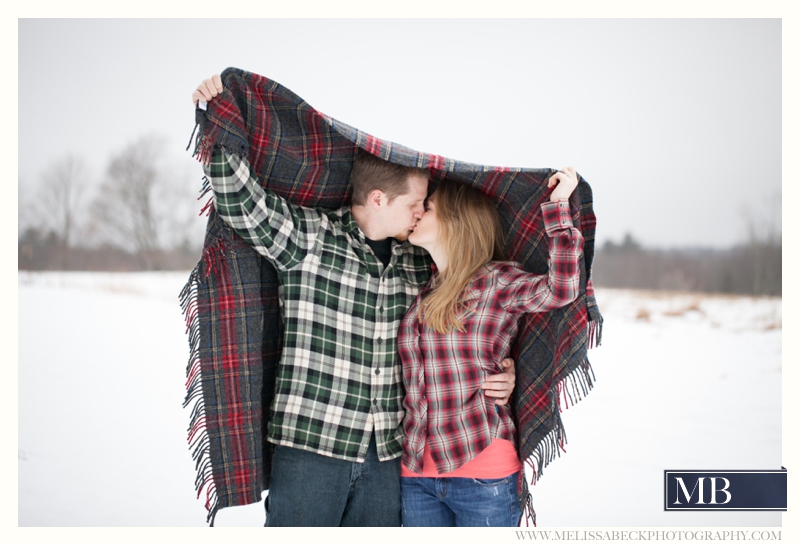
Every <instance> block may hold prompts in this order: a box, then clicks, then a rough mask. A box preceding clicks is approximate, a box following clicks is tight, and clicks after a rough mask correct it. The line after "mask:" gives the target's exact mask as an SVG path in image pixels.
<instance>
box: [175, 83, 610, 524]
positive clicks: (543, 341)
mask: <svg viewBox="0 0 800 545" xmlns="http://www.w3.org/2000/svg"><path fill="white" fill-rule="evenodd" d="M222 81H223V85H224V88H225V89H224V91H223V92H222V94H221V95H220V96H218V97H217V98H215V99H214V100H213V101H212V102H211V103H210V104H209V109H208V111H207V112H203V111H200V110H198V111H197V113H196V116H197V119H196V121H197V125H196V127H195V130H197V129H198V127H199V131H198V132H197V137H196V139H195V147H194V156H195V157H197V158H198V159H199V160H200V161H204V162H207V161H208V159H209V157H210V153H211V151H212V149H213V147H214V145H219V146H221V147H223V148H224V149H226V150H228V151H229V152H231V153H236V154H239V155H241V156H243V157H247V158H248V159H249V162H250V165H251V168H252V171H253V173H255V174H257V175H258V179H259V180H260V181H261V182H262V184H263V185H264V187H268V188H269V189H271V190H272V191H274V192H276V193H277V194H279V195H281V196H282V197H285V198H286V199H288V200H290V201H291V202H294V203H295V204H299V205H302V206H309V207H320V208H331V209H336V208H339V207H341V206H343V205H346V204H347V203H349V199H350V193H351V188H350V186H349V183H348V181H349V175H350V169H351V167H352V164H353V161H354V159H355V157H356V155H357V154H358V151H359V149H363V150H366V151H368V152H370V153H372V154H374V155H377V156H379V157H381V158H383V159H386V160H388V161H392V162H395V163H398V164H401V165H406V166H415V167H423V168H428V169H430V171H431V181H432V183H433V184H437V183H438V182H439V181H441V180H443V179H445V178H452V179H454V180H457V181H459V182H462V183H465V184H468V185H470V186H473V187H476V188H478V189H480V190H481V191H483V192H484V193H486V194H487V195H489V196H490V197H491V198H493V199H494V200H495V202H496V203H497V204H498V207H499V209H500V213H501V216H502V218H503V221H504V226H505V227H506V230H507V232H508V233H510V240H509V247H508V254H509V257H510V258H511V259H513V260H515V261H519V262H521V263H522V264H523V265H524V266H525V268H526V269H527V270H529V271H531V272H535V273H539V274H544V273H545V272H546V271H547V256H548V248H547V237H546V234H545V232H544V226H543V223H542V217H541V212H540V207H539V205H540V204H541V203H542V202H543V201H544V200H545V199H546V198H547V196H548V195H549V191H548V190H547V179H548V178H549V177H550V176H551V175H552V174H553V173H554V172H555V170H553V169H547V168H543V169H535V168H506V167H493V166H486V165H477V164H472V163H466V162H462V161H456V160H453V159H449V158H446V157H442V156H438V155H433V154H429V153H421V152H417V151H414V150H412V149H409V148H406V147H403V146H401V145H399V144H395V143H393V142H389V141H386V140H381V139H379V138H376V137H374V136H371V135H369V134H366V133H364V132H362V131H359V130H357V129H355V128H353V127H350V126H348V125H346V124H344V123H342V122H340V121H337V120H335V119H333V118H331V117H328V116H326V115H324V114H322V113H320V112H318V111H317V110H315V109H314V108H312V107H311V106H309V105H308V104H307V103H306V102H305V101H304V100H303V99H301V98H300V97H299V96H297V95H296V94H294V93H293V92H292V91H290V90H289V89H287V88H285V87H283V86H282V85H280V84H279V83H277V82H275V81H272V80H270V79H267V78H265V77H262V76H259V75H257V74H252V73H249V72H246V71H243V70H240V69H235V68H228V69H226V70H225V71H223V72H222ZM193 137H194V132H193V134H192V137H190V146H191V140H192V138H193ZM187 149H188V148H187ZM210 189H211V188H210V187H209V184H208V180H205V183H204V186H203V188H202V190H201V196H200V198H203V196H205V195H207V193H208V192H209V191H210ZM570 204H571V209H572V210H573V222H574V225H575V226H577V227H578V228H579V229H580V230H581V232H582V234H583V236H584V239H585V245H584V252H583V256H582V259H581V283H580V285H581V293H580V296H579V297H578V299H577V300H576V301H574V302H573V303H571V304H570V305H568V306H566V307H564V308H561V309H558V310H555V311H552V312H548V313H537V314H529V315H525V317H524V318H523V319H521V320H520V325H519V334H518V337H517V340H516V342H515V345H514V349H513V351H512V355H513V357H514V358H515V360H516V370H517V376H516V388H515V391H514V395H513V399H512V403H513V409H514V414H515V420H516V424H517V431H518V444H517V447H518V451H519V455H520V459H521V460H524V461H525V462H526V463H527V464H528V465H529V466H530V467H531V468H532V469H533V475H534V477H533V481H534V482H535V480H536V479H537V478H538V477H539V476H540V475H541V474H542V470H543V469H544V468H545V467H546V466H547V465H548V464H549V463H550V462H551V461H552V460H553V459H555V457H556V456H560V451H561V450H563V449H564V444H565V442H566V435H565V433H564V427H563V424H562V422H561V417H560V411H561V409H562V407H563V406H569V405H570V404H573V403H575V402H576V401H578V400H579V399H581V398H582V397H583V396H585V395H586V394H587V393H588V391H589V389H591V388H592V385H593V381H594V375H593V372H592V369H591V366H590V365H589V361H588V359H587V355H586V352H587V349H588V348H589V347H590V346H591V345H594V344H599V343H600V334H601V324H602V317H601V315H600V312H599V310H598V307H597V303H596V301H595V298H594V292H593V289H592V282H591V278H590V273H591V266H592V258H593V256H594V233H595V216H594V212H593V209H592V192H591V189H590V187H589V184H588V183H586V181H585V180H583V178H580V183H579V185H578V189H577V190H576V191H575V192H574V193H573V195H572V198H571V202H570ZM203 211H204V212H206V213H207V214H208V217H209V219H208V227H207V229H206V235H205V241H204V246H203V253H202V257H201V259H200V261H199V262H198V264H197V266H196V267H195V269H194V270H193V271H192V272H191V274H190V276H189V280H188V282H187V284H186V286H185V287H184V289H183V291H182V292H181V294H180V300H181V306H182V308H183V312H184V316H185V318H186V326H187V332H188V334H189V346H190V357H189V364H188V366H187V381H186V388H187V394H186V399H185V401H184V406H185V407H186V406H190V405H191V406H192V409H191V414H190V425H189V444H190V449H191V451H192V456H193V459H194V460H195V462H196V469H197V479H196V482H195V487H196V490H197V494H198V497H199V496H200V495H201V494H202V492H203V490H205V499H206V503H205V505H206V509H207V510H208V518H207V520H208V521H210V522H211V524H213V520H214V515H215V514H216V513H217V511H218V510H219V509H221V508H224V507H229V506H235V505H245V504H249V503H254V502H257V501H260V500H261V494H262V492H263V491H264V490H266V489H267V488H268V484H269V471H270V467H271V445H270V443H268V442H266V441H265V439H264V438H265V437H266V432H267V429H266V426H267V422H266V420H267V418H266V416H267V415H268V414H269V407H270V403H271V400H272V395H273V385H274V376H275V372H276V366H277V362H278V361H279V359H280V350H281V333H282V329H281V318H280V307H279V304H278V279H277V274H276V272H275V270H274V268H273V267H272V266H271V265H270V264H269V263H268V262H267V261H265V260H264V259H262V258H261V256H259V255H258V254H257V253H256V252H255V251H254V250H253V249H252V248H251V247H250V246H248V245H247V244H246V243H245V242H244V241H243V240H242V239H241V238H239V237H238V235H236V234H235V233H233V231H232V230H231V229H230V228H229V227H228V226H227V225H225V224H224V223H223V222H222V221H221V220H220V219H219V217H218V216H217V215H216V213H215V212H214V210H213V205H212V204H211V199H209V201H208V202H207V203H206V205H205V207H204V208H203ZM201 213H202V212H201Z"/></svg>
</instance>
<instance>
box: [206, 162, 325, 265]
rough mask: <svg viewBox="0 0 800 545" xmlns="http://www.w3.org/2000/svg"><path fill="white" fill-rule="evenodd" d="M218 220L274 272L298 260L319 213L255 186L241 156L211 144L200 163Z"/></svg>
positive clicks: (311, 241) (315, 232)
mask: <svg viewBox="0 0 800 545" xmlns="http://www.w3.org/2000/svg"><path fill="white" fill-rule="evenodd" d="M203 170H204V171H205V173H206V176H207V177H208V179H209V181H210V182H211V188H212V189H213V190H214V209H215V210H216V211H217V213H218V214H219V216H220V217H221V218H222V220H223V221H224V222H225V223H227V224H228V226H230V227H231V228H232V229H233V230H234V231H236V233H237V234H238V235H239V236H240V237H242V238H243V239H244V240H245V241H247V242H248V243H249V244H250V245H251V246H252V247H253V248H254V249H255V250H256V251H257V252H258V253H260V254H261V255H263V256H264V257H266V258H267V259H268V260H269V261H270V262H271V263H272V264H273V265H274V266H275V268H277V269H279V270H285V269H289V268H291V267H293V266H294V265H296V264H297V263H299V262H300V261H302V260H303V259H304V258H305V256H306V254H307V253H308V251H309V250H310V249H311V248H312V247H313V246H314V244H315V242H316V239H317V236H318V234H319V229H320V225H321V221H322V216H321V215H320V213H319V212H318V211H316V210H314V209H310V208H304V207H302V206H297V205H293V204H291V203H289V202H288V201H287V200H286V199H283V198H281V197H279V196H278V195H276V194H275V193H274V192H272V191H269V190H267V189H264V188H262V187H261V185H260V184H259V183H258V180H257V179H256V178H254V177H252V176H251V174H250V164H249V163H248V161H247V159H244V158H241V157H239V156H238V155H234V154H229V153H227V152H225V151H224V150H222V149H220V148H218V147H217V148H215V149H214V151H213V153H212V154H211V160H210V161H209V163H208V164H207V165H204V166H203Z"/></svg>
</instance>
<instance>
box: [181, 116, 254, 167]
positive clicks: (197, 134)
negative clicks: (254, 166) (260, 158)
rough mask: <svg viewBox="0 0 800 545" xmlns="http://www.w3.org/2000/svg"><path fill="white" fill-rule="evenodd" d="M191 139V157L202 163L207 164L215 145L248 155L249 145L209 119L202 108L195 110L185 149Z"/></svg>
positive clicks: (237, 153)
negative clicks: (192, 125)
mask: <svg viewBox="0 0 800 545" xmlns="http://www.w3.org/2000/svg"><path fill="white" fill-rule="evenodd" d="M192 139H194V150H193V151H192V157H194V158H195V159H197V161H198V162H200V163H203V164H208V162H209V161H210V160H211V153H212V152H213V151H214V146H215V145H219V146H221V147H223V148H224V149H226V150H227V151H228V152H229V153H232V154H236V155H239V156H240V157H247V156H248V149H249V147H248V145H247V142H246V141H245V140H244V139H242V138H240V137H238V136H236V135H234V134H232V133H230V132H228V131H226V130H224V129H223V128H222V127H221V126H219V125H218V124H216V123H214V122H213V121H210V120H209V119H208V118H207V117H206V114H205V112H204V111H203V110H195V125H194V129H193V130H192V134H191V136H189V144H188V145H187V146H186V151H189V148H190V147H192Z"/></svg>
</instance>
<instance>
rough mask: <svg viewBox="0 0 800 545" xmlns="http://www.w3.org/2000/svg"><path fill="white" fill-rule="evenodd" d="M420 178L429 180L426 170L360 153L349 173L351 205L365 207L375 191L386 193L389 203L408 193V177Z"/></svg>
mask: <svg viewBox="0 0 800 545" xmlns="http://www.w3.org/2000/svg"><path fill="white" fill-rule="evenodd" d="M414 175H416V176H421V177H423V178H425V179H426V180H429V179H430V172H429V171H428V169H427V168H416V167H405V166H402V165H397V164H394V163H390V162H389V161H385V160H383V159H381V158H379V157H376V156H374V155H372V154H371V153H367V152H366V151H360V152H359V154H358V157H356V160H355V162H354V163H353V170H352V171H351V172H350V183H352V184H353V197H352V201H351V202H352V204H353V205H365V204H367V199H368V198H369V194H370V193H371V192H372V191H374V190H375V189H379V190H381V191H383V192H384V193H386V196H387V197H388V198H389V202H392V199H394V198H395V197H399V196H400V195H405V194H406V193H408V178H409V176H414Z"/></svg>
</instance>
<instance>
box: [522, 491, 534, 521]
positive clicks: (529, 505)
mask: <svg viewBox="0 0 800 545" xmlns="http://www.w3.org/2000/svg"><path fill="white" fill-rule="evenodd" d="M523 516H524V517H525V526H530V525H531V524H533V526H534V527H536V511H534V509H533V495H532V494H530V493H528V497H527V498H525V509H524V510H523Z"/></svg>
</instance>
